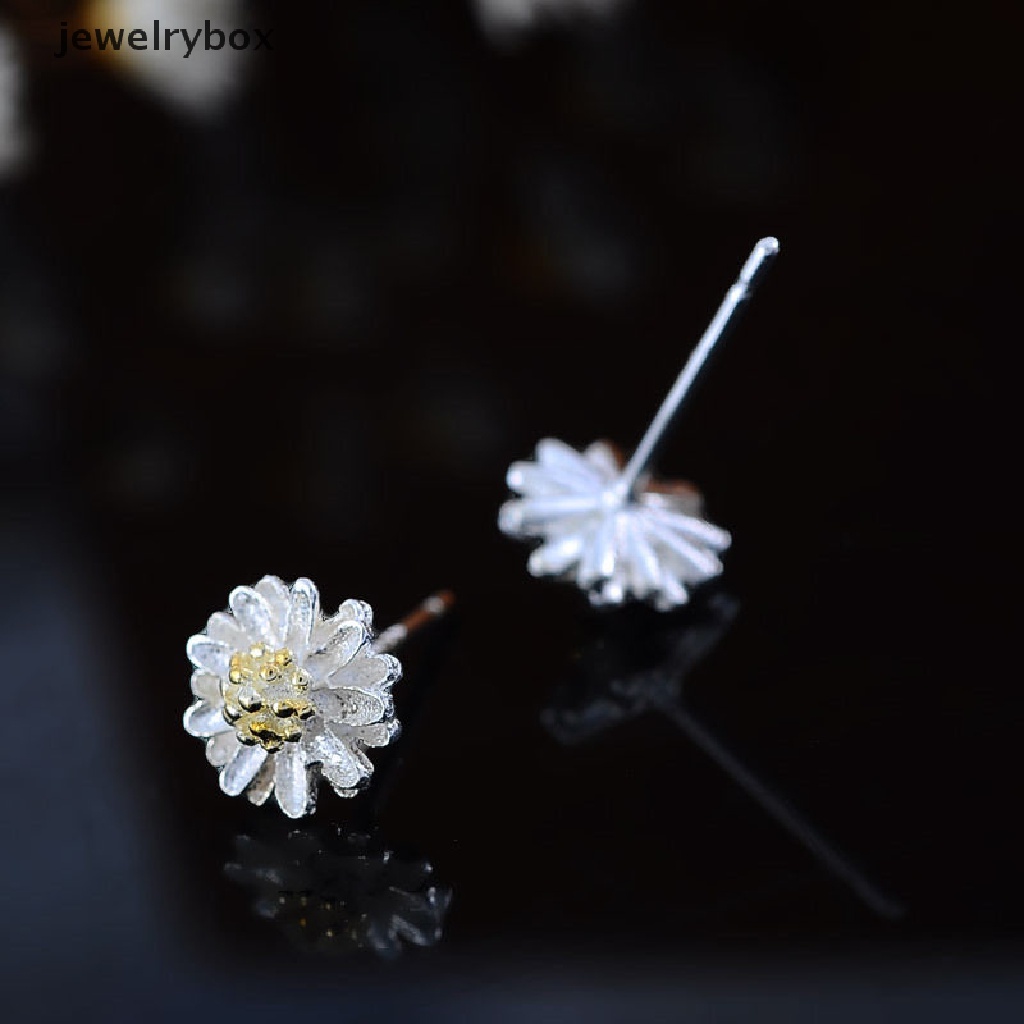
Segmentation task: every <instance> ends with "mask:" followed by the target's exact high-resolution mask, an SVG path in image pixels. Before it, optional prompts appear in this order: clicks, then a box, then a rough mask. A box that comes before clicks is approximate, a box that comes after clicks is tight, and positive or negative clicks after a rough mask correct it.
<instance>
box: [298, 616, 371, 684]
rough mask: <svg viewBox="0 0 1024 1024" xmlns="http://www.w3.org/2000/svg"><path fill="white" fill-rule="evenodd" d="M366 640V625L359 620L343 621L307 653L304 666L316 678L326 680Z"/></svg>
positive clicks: (348, 659)
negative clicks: (334, 630) (325, 639)
mask: <svg viewBox="0 0 1024 1024" xmlns="http://www.w3.org/2000/svg"><path fill="white" fill-rule="evenodd" d="M368 640H369V635H368V634H367V631H366V627H365V626H364V625H363V624H362V623H361V622H352V621H349V622H343V623H342V624H341V625H340V627H339V628H338V630H337V632H336V633H335V634H334V635H333V636H332V637H330V638H329V639H328V640H327V641H326V643H325V644H324V645H323V646H322V647H321V648H319V649H318V650H314V651H312V652H310V653H309V654H307V656H306V668H307V669H308V670H309V671H310V672H311V673H312V674H313V675H314V676H315V677H316V678H317V679H321V680H326V679H327V678H328V677H329V676H330V675H331V674H332V673H334V672H337V671H338V669H339V668H342V667H343V666H345V665H347V664H348V663H349V662H350V661H351V660H352V659H353V658H354V657H355V655H356V652H357V651H358V650H359V648H360V647H362V646H363V644H364V643H366V642H367V641H368Z"/></svg>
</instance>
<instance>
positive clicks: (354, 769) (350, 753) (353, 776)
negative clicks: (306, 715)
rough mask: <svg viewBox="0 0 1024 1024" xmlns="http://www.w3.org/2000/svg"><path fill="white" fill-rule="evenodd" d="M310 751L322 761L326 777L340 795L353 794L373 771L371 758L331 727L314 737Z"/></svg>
mask: <svg viewBox="0 0 1024 1024" xmlns="http://www.w3.org/2000/svg"><path fill="white" fill-rule="evenodd" d="M309 753H310V756H311V757H313V758H314V759H315V760H316V761H318V762H319V763H320V766H321V767H320V770H321V771H322V772H323V776H324V778H325V779H327V781H328V782H329V783H330V784H331V786H332V787H333V788H334V789H335V791H336V792H337V793H338V795H339V796H353V795H354V793H355V787H356V786H358V785H359V783H360V782H361V781H362V780H363V779H364V778H366V777H367V776H368V775H370V774H371V773H372V772H373V765H372V764H371V763H370V761H369V759H368V758H367V757H366V756H365V755H364V754H362V753H361V752H360V751H358V750H355V749H353V748H352V747H351V746H350V745H349V744H348V743H346V742H345V741H344V740H342V739H340V738H339V737H338V736H337V735H336V734H335V733H333V732H332V731H331V730H330V729H322V730H320V731H319V732H317V733H316V734H315V735H314V736H313V737H312V740H311V743H310V745H309Z"/></svg>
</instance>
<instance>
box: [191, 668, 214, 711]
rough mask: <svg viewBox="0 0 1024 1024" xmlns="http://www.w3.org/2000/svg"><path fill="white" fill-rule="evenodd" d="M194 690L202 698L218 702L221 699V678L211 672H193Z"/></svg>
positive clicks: (192, 683)
mask: <svg viewBox="0 0 1024 1024" xmlns="http://www.w3.org/2000/svg"><path fill="white" fill-rule="evenodd" d="M191 686H192V692H193V693H194V694H195V695H196V696H197V697H199V698H200V699H201V700H205V701H209V702H211V703H214V704H216V703H217V702H218V701H219V700H220V679H218V678H217V676H213V675H210V673H209V672H202V671H199V670H197V671H195V672H193V673H192V682H191Z"/></svg>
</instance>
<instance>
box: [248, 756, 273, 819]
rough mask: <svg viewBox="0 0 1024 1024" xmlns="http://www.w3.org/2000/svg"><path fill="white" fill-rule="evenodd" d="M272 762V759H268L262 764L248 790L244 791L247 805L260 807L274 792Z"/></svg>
mask: <svg viewBox="0 0 1024 1024" xmlns="http://www.w3.org/2000/svg"><path fill="white" fill-rule="evenodd" d="M274 760H275V759H274V758H273V757H268V758H267V759H266V761H264V762H263V764H262V765H261V766H260V770H259V771H258V772H257V773H256V777H255V778H254V779H253V780H252V782H250V783H249V788H248V789H247V790H246V791H245V795H246V797H248V799H249V803H251V804H254V805H255V806H256V807H262V806H263V805H264V804H265V803H266V802H267V799H268V798H269V797H270V794H271V793H272V792H273V791H274Z"/></svg>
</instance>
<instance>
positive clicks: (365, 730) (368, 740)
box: [353, 718, 400, 747]
mask: <svg viewBox="0 0 1024 1024" xmlns="http://www.w3.org/2000/svg"><path fill="white" fill-rule="evenodd" d="M399 731H400V726H399V724H398V722H396V721H395V720H394V719H393V718H392V719H391V720H390V721H388V722H375V723H374V724H373V725H363V726H360V727H359V728H358V729H354V730H353V733H354V734H355V737H356V739H357V740H358V741H359V742H360V743H361V744H362V745H363V746H364V747H386V746H387V745H388V744H389V743H390V742H391V741H392V740H393V739H394V738H395V737H396V736H397V735H398V733H399Z"/></svg>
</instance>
